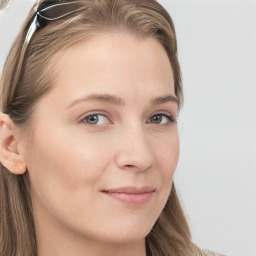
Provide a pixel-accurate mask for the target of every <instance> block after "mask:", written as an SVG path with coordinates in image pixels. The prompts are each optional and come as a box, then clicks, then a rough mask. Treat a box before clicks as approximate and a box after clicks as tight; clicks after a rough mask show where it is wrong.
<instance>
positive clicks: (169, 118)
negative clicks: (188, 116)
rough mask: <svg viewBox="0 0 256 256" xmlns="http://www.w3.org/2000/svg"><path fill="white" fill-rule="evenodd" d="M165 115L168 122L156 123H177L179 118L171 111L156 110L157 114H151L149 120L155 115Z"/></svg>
mask: <svg viewBox="0 0 256 256" xmlns="http://www.w3.org/2000/svg"><path fill="white" fill-rule="evenodd" d="M157 115H159V116H165V117H166V118H167V119H168V120H169V122H168V123H167V124H156V125H170V124H173V123H177V119H176V118H175V117H174V116H173V115H172V114H170V113H168V114H167V113H164V112H163V111H162V112H161V111H160V112H156V113H155V114H153V115H151V116H150V117H149V118H148V119H147V120H149V119H150V118H151V117H153V116H157ZM153 124H154V123H153Z"/></svg>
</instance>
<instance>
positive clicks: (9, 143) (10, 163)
mask: <svg viewBox="0 0 256 256" xmlns="http://www.w3.org/2000/svg"><path fill="white" fill-rule="evenodd" d="M20 137H21V136H20V130H19V129H18V128H17V126H16V125H15V124H14V123H13V121H12V120H11V118H10V117H9V116H8V115H6V114H1V115H0V161H1V162H2V164H3V166H4V167H6V168H7V169H8V170H9V171H10V172H11V173H13V174H17V175H19V174H23V173H25V172H26V164H25V161H24V157H23V155H22V152H21V151H22V150H21V144H22V141H21V140H20Z"/></svg>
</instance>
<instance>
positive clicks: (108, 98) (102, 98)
mask: <svg viewBox="0 0 256 256" xmlns="http://www.w3.org/2000/svg"><path fill="white" fill-rule="evenodd" d="M88 101H92V102H103V103H108V104H112V105H116V106H124V105H125V102H124V100H123V99H122V98H120V97H118V96H115V95H110V94H90V95H88V96H85V97H81V98H78V99H76V100H74V101H72V102H71V104H69V105H68V107H67V108H71V107H73V106H75V105H77V104H79V103H82V102H88ZM167 102H174V103H176V104H177V105H178V104H179V101H178V98H177V97H176V96H174V95H171V94H167V95H164V96H158V97H155V98H153V99H151V100H150V105H153V106H156V105H160V104H164V103H167Z"/></svg>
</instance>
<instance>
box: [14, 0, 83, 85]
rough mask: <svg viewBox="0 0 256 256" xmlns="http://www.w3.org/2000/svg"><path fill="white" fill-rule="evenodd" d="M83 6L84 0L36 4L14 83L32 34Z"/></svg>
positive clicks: (59, 0)
mask: <svg viewBox="0 0 256 256" xmlns="http://www.w3.org/2000/svg"><path fill="white" fill-rule="evenodd" d="M83 6H84V1H69V2H68V1H61V0H56V1H53V0H45V1H42V2H41V3H40V4H39V5H38V6H37V10H36V12H35V14H34V15H33V17H32V18H31V21H30V23H29V27H28V29H27V33H26V36H25V40H24V43H23V45H22V48H21V53H20V58H19V62H18V64H17V69H16V75H15V78H14V84H16V83H17V82H18V80H19V76H20V72H21V70H22V65H23V59H24V56H25V54H26V50H27V47H28V45H29V42H30V41H31V38H32V36H33V35H34V33H35V32H36V31H38V30H39V29H42V28H44V27H45V26H46V25H47V24H49V23H50V22H52V21H56V20H60V19H63V18H66V17H67V16H69V15H70V14H73V13H75V12H78V11H79V10H80V8H81V7H83Z"/></svg>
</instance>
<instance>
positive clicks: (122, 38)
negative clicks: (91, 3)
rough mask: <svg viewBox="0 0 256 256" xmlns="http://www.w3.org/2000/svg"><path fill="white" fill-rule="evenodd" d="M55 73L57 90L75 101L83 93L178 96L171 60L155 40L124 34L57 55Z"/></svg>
mask: <svg viewBox="0 0 256 256" xmlns="http://www.w3.org/2000/svg"><path fill="white" fill-rule="evenodd" d="M54 70H55V74H56V77H55V87H56V89H59V93H62V94H63V92H64V91H65V92H66V93H67V94H68V95H69V96H70V95H73V97H78V96H79V94H80V93H82V91H83V93H86V91H87V92H90V93H108V94H118V95H119V96H120V97H122V98H128V97H129V96H132V97H133V98H134V97H136V96H138V97H139V96H140V97H142V96H145V97H146V96H147V94H149V95H152V93H153V94H155V93H159V94H161V95H162V94H166V93H169V94H173V95H174V81H173V73H172V68H171V65H170V61H169V58H168V56H167V54H166V52H165V50H164V48H163V47H162V45H161V44H160V43H159V42H158V41H157V40H156V39H153V38H146V39H138V38H135V37H134V36H132V35H130V34H127V33H122V32H120V33H106V34H101V35H96V36H93V37H92V38H90V39H88V40H86V41H83V42H81V43H79V44H77V45H75V46H72V47H70V48H68V49H65V50H63V51H60V52H59V53H58V54H56V55H55V59H54ZM156 96H157V95H156Z"/></svg>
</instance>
